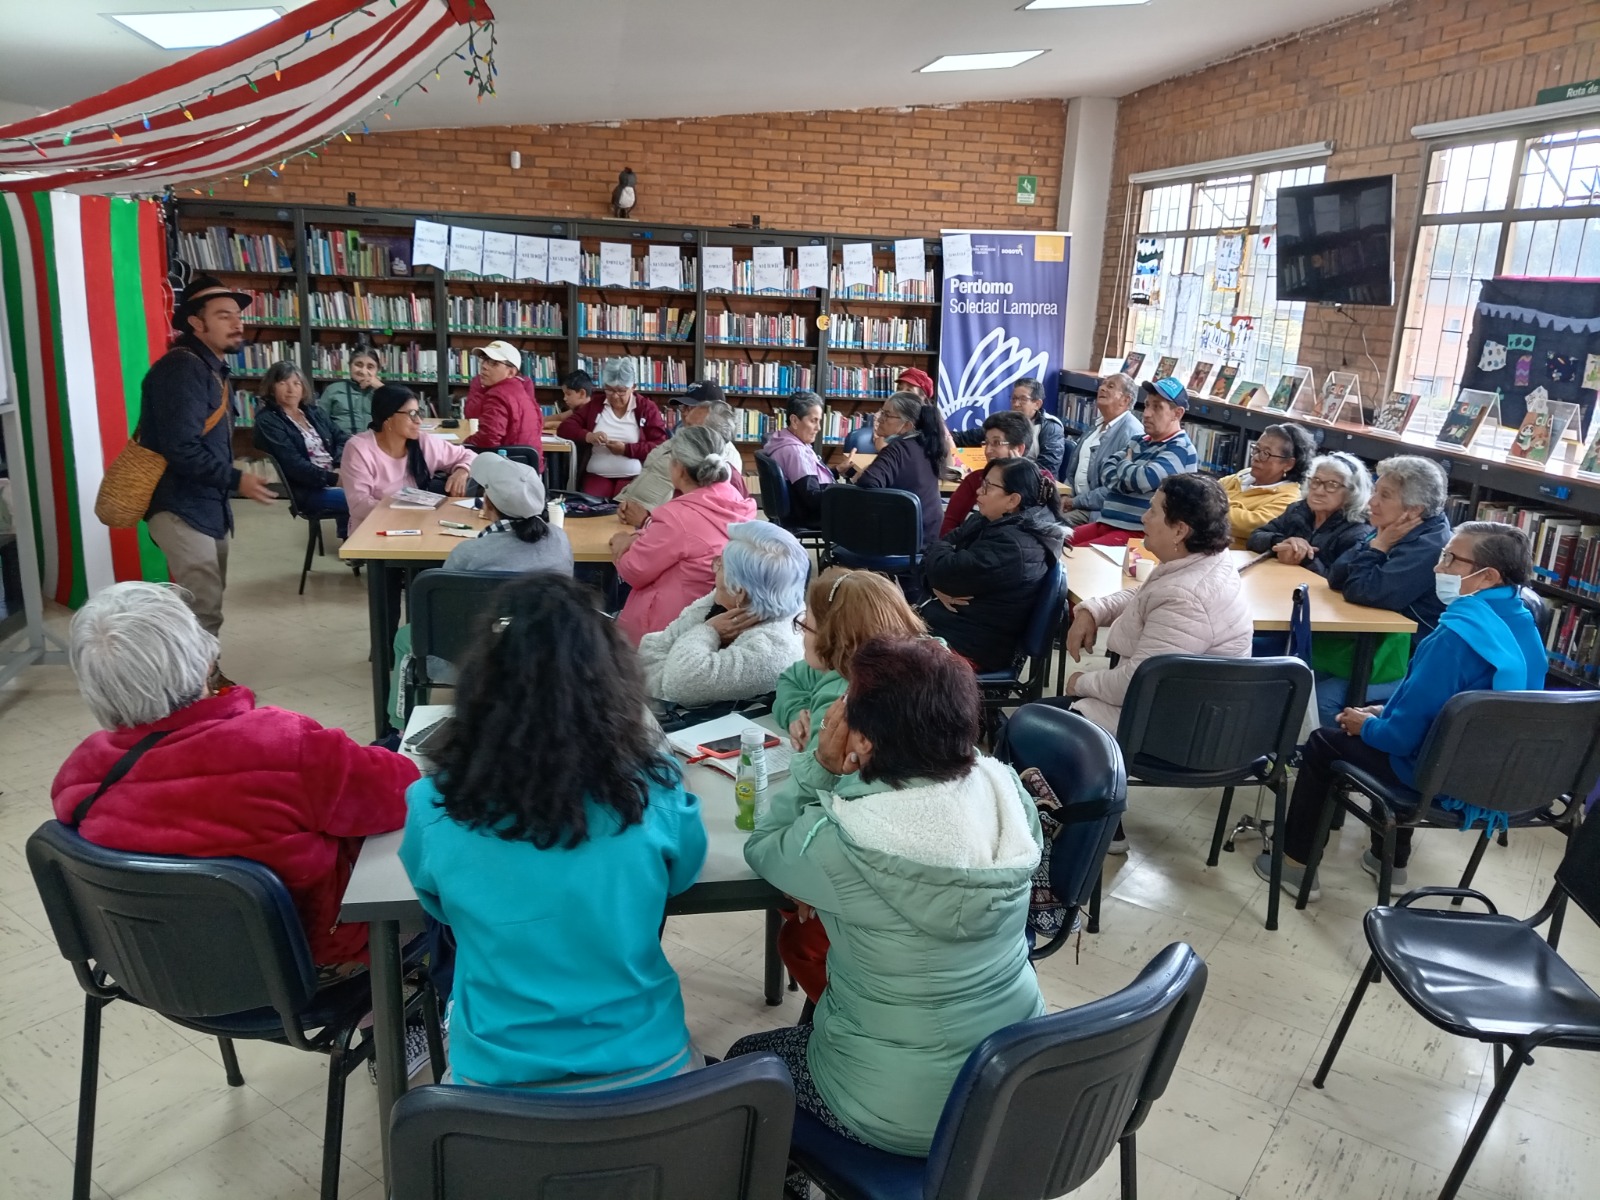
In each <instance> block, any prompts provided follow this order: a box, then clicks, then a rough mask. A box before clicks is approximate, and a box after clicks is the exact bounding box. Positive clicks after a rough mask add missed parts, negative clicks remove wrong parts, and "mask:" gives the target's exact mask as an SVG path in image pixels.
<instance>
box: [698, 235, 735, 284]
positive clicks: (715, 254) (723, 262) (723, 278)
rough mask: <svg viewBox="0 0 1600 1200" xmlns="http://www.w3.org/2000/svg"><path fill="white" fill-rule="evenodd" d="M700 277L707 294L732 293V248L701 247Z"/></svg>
mask: <svg viewBox="0 0 1600 1200" xmlns="http://www.w3.org/2000/svg"><path fill="white" fill-rule="evenodd" d="M700 275H701V279H702V281H703V282H704V284H705V289H706V291H708V292H731V291H733V247H732V246H706V247H703V248H702V249H701V251H700Z"/></svg>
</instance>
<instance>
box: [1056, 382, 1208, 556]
mask: <svg viewBox="0 0 1600 1200" xmlns="http://www.w3.org/2000/svg"><path fill="white" fill-rule="evenodd" d="M1140 388H1141V390H1142V391H1143V393H1144V436H1143V437H1136V438H1134V439H1133V441H1131V442H1129V443H1128V448H1127V449H1126V450H1124V451H1123V452H1122V453H1121V455H1119V456H1118V457H1117V459H1116V461H1115V462H1114V463H1113V464H1112V466H1111V467H1110V468H1109V469H1108V471H1107V474H1108V476H1109V477H1110V480H1111V483H1110V485H1109V487H1108V489H1107V491H1106V494H1105V497H1104V499H1103V500H1102V502H1101V505H1100V515H1099V518H1098V519H1097V520H1093V521H1090V522H1089V523H1088V524H1087V525H1079V526H1078V527H1077V528H1076V529H1074V530H1073V531H1072V544H1073V545H1074V546H1126V545H1127V544H1128V539H1129V538H1130V537H1132V536H1133V535H1134V534H1135V533H1137V532H1139V531H1140V530H1141V529H1142V528H1143V526H1142V525H1141V522H1142V521H1143V520H1144V512H1145V509H1147V508H1149V507H1150V497H1151V496H1153V495H1155V493H1156V489H1157V488H1159V487H1160V486H1161V481H1162V480H1164V479H1165V478H1166V477H1167V476H1168V475H1188V474H1192V473H1193V472H1195V471H1198V470H1199V469H1200V458H1199V456H1198V455H1197V454H1195V451H1194V443H1193V442H1191V441H1190V440H1189V435H1188V434H1187V433H1185V432H1184V431H1183V418H1184V417H1186V416H1187V415H1188V414H1189V393H1188V391H1187V389H1185V388H1184V386H1183V384H1182V383H1180V382H1178V380H1176V379H1174V378H1172V376H1170V375H1169V376H1167V377H1166V378H1165V379H1157V380H1155V381H1154V382H1153V383H1144V384H1141V385H1140Z"/></svg>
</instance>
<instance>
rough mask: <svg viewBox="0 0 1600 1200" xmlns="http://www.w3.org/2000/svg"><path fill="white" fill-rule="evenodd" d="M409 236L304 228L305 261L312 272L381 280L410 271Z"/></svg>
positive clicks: (405, 276) (401, 275) (403, 274)
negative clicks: (381, 235) (383, 235)
mask: <svg viewBox="0 0 1600 1200" xmlns="http://www.w3.org/2000/svg"><path fill="white" fill-rule="evenodd" d="M410 247H411V239H410V237H409V236H396V237H374V236H373V235H371V234H361V233H357V232H356V231H355V230H353V229H338V230H334V231H332V232H328V231H325V230H321V229H317V228H315V227H312V228H309V229H307V230H306V264H307V269H308V270H309V271H310V273H311V274H313V275H366V276H371V277H374V278H380V279H390V278H402V279H403V278H407V277H409V276H410V274H411V249H410Z"/></svg>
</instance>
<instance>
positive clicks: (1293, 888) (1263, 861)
mask: <svg viewBox="0 0 1600 1200" xmlns="http://www.w3.org/2000/svg"><path fill="white" fill-rule="evenodd" d="M1256 874H1257V875H1259V876H1261V878H1263V879H1265V880H1266V881H1267V882H1268V883H1271V882H1272V855H1270V854H1258V855H1256ZM1305 877H1306V869H1305V868H1304V867H1297V866H1296V865H1295V864H1294V863H1292V862H1290V861H1289V860H1288V859H1287V858H1286V859H1284V860H1283V879H1282V881H1281V882H1280V883H1279V885H1278V886H1279V887H1281V888H1282V889H1283V890H1284V891H1285V892H1287V893H1288V894H1289V895H1291V896H1294V897H1296V898H1298V897H1299V895H1300V884H1301V882H1302V881H1303V880H1304V879H1305ZM1321 899H1322V889H1321V888H1320V887H1314V888H1312V889H1311V894H1310V895H1308V896H1307V897H1306V902H1307V903H1308V904H1309V903H1311V902H1312V901H1315V900H1321Z"/></svg>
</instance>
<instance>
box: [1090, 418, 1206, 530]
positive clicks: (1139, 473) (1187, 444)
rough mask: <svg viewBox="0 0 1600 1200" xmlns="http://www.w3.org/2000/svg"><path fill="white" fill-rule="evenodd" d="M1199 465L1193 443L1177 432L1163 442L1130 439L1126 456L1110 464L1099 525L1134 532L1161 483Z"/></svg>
mask: <svg viewBox="0 0 1600 1200" xmlns="http://www.w3.org/2000/svg"><path fill="white" fill-rule="evenodd" d="M1199 466H1200V459H1199V457H1198V456H1197V455H1196V454H1195V452H1194V443H1193V442H1191V441H1190V440H1189V435H1188V434H1187V433H1184V432H1183V430H1181V429H1180V430H1179V431H1178V432H1177V433H1175V434H1173V435H1172V436H1171V437H1169V438H1168V439H1167V440H1166V441H1164V442H1153V441H1151V440H1150V439H1149V438H1148V437H1145V436H1140V437H1136V438H1134V439H1133V441H1131V442H1129V443H1128V449H1127V451H1126V453H1124V454H1123V456H1122V457H1121V458H1119V459H1117V460H1116V461H1115V462H1114V463H1112V464H1111V467H1110V475H1111V488H1110V490H1109V491H1107V492H1106V496H1105V500H1104V501H1103V502H1102V503H1101V505H1100V520H1101V522H1102V523H1103V524H1106V525H1110V526H1112V527H1114V528H1116V529H1138V528H1139V527H1140V525H1139V522H1140V521H1141V520H1142V519H1143V518H1144V511H1145V509H1147V508H1149V507H1150V497H1151V496H1153V495H1155V493H1156V489H1157V488H1159V487H1160V486H1161V481H1162V480H1163V479H1165V478H1166V477H1167V476H1168V475H1188V474H1190V473H1192V472H1194V471H1196V470H1198V469H1199Z"/></svg>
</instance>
